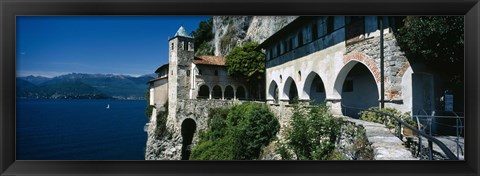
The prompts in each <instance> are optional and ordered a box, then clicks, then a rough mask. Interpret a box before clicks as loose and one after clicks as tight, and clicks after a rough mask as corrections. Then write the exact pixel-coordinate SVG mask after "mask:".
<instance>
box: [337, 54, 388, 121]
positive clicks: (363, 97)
mask: <svg viewBox="0 0 480 176" xmlns="http://www.w3.org/2000/svg"><path fill="white" fill-rule="evenodd" d="M334 93H335V94H336V95H338V96H339V97H341V103H342V105H343V106H342V108H341V109H342V114H343V115H346V116H350V117H354V118H358V112H360V109H366V108H369V107H373V106H378V99H379V94H380V91H379V85H378V82H376V80H375V76H374V73H372V72H371V70H370V69H369V68H368V66H367V65H365V64H363V63H362V62H359V61H356V60H351V61H350V62H348V63H347V64H346V65H345V66H344V67H343V68H342V69H341V70H340V72H339V73H338V75H337V78H336V80H335V84H334ZM357 108H360V109H357Z"/></svg>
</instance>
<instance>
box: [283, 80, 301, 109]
mask: <svg viewBox="0 0 480 176" xmlns="http://www.w3.org/2000/svg"><path fill="white" fill-rule="evenodd" d="M283 95H284V98H285V99H288V102H289V103H293V100H294V99H295V97H298V89H297V84H296V83H295V81H294V80H293V79H292V77H288V78H287V80H285V84H284V85H283Z"/></svg>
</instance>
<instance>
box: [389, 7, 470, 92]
mask: <svg viewBox="0 0 480 176" xmlns="http://www.w3.org/2000/svg"><path fill="white" fill-rule="evenodd" d="M397 41H398V44H399V45H400V47H401V48H402V50H403V51H404V52H405V54H406V56H407V58H409V59H410V61H411V62H412V61H413V62H423V63H425V64H427V65H428V66H429V67H430V68H433V69H436V70H437V71H440V72H441V73H444V74H446V77H447V79H449V80H450V82H451V83H453V84H463V71H464V69H463V66H464V18H463V16H419V17H407V18H405V19H404V26H403V27H402V28H400V29H399V30H398V34H397Z"/></svg>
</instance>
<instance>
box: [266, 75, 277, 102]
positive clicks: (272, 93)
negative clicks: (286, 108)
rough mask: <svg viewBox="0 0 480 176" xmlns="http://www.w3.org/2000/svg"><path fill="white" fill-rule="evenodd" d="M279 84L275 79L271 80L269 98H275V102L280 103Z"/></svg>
mask: <svg viewBox="0 0 480 176" xmlns="http://www.w3.org/2000/svg"><path fill="white" fill-rule="evenodd" d="M278 93H279V92H278V85H277V83H276V82H275V80H272V82H270V86H269V87H268V95H267V97H268V99H273V100H274V102H275V103H278Z"/></svg>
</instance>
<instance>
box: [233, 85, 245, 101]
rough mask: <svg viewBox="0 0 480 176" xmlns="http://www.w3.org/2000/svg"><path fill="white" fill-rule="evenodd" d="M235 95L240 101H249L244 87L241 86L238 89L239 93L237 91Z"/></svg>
mask: <svg viewBox="0 0 480 176" xmlns="http://www.w3.org/2000/svg"><path fill="white" fill-rule="evenodd" d="M235 95H236V97H237V99H239V100H245V99H247V92H246V89H245V87H243V86H242V85H239V86H238V87H237V91H236V94H235Z"/></svg>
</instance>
